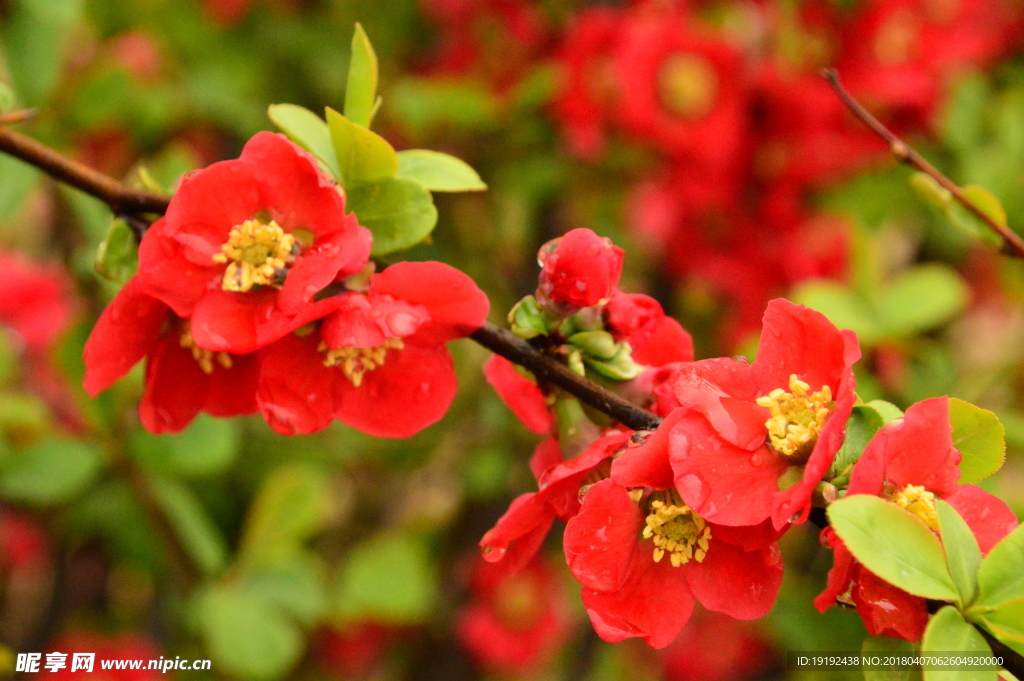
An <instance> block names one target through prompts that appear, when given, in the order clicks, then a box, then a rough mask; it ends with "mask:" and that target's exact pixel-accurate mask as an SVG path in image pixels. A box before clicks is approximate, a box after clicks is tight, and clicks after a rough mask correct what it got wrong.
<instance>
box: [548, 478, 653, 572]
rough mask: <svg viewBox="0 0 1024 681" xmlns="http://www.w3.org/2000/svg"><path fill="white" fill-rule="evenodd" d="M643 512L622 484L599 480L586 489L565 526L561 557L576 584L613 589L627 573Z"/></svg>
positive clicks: (637, 545)
mask: <svg viewBox="0 0 1024 681" xmlns="http://www.w3.org/2000/svg"><path fill="white" fill-rule="evenodd" d="M644 524H645V523H644V513H643V512H642V511H641V510H640V509H639V508H637V506H636V504H634V503H633V500H632V499H630V498H629V494H628V493H627V492H626V489H625V488H624V487H620V486H619V485H616V484H615V483H614V482H612V481H611V480H602V481H601V482H599V483H597V484H596V485H594V486H592V487H591V488H590V489H589V490H587V493H586V495H585V496H584V497H583V506H582V507H581V508H580V512H579V513H578V514H577V515H576V516H575V517H573V518H572V519H570V520H569V522H568V524H567V525H566V526H565V536H564V546H565V560H566V562H568V564H569V570H570V571H571V572H572V574H573V576H574V577H575V578H576V579H577V580H579V582H580V584H582V585H583V586H584V587H586V588H588V589H594V590H596V591H617V590H618V589H619V588H621V587H622V585H623V583H624V582H625V581H626V578H627V577H628V576H629V572H630V569H631V568H632V565H633V556H634V554H635V553H636V552H637V551H642V550H644V549H646V550H648V551H653V550H654V544H653V543H650V544H649V545H648V546H646V547H643V546H640V544H639V542H638V539H639V537H640V532H641V531H642V530H643V527H644Z"/></svg>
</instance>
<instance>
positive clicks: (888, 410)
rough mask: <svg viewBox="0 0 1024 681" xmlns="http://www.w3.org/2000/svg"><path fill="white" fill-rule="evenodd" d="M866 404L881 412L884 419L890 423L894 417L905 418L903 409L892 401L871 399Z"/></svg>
mask: <svg viewBox="0 0 1024 681" xmlns="http://www.w3.org/2000/svg"><path fill="white" fill-rule="evenodd" d="M866 404H867V406H869V407H871V408H872V409H874V410H875V411H877V412H878V413H879V414H881V415H882V419H884V421H885V422H886V423H889V421H892V420H894V419H898V418H903V410H902V409H900V408H899V407H897V406H896V405H895V404H893V403H892V402H886V401H885V400H871V401H870V402H867V403H866Z"/></svg>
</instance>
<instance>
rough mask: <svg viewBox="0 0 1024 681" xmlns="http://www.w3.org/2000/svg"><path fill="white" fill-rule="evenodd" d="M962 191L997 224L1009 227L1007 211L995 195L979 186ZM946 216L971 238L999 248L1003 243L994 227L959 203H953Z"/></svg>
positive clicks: (963, 188) (968, 187) (972, 186)
mask: <svg viewBox="0 0 1024 681" xmlns="http://www.w3.org/2000/svg"><path fill="white" fill-rule="evenodd" d="M960 191H961V192H963V194H964V196H966V197H967V198H968V199H970V200H971V202H972V203H974V205H975V206H977V207H978V209H979V210H981V212H982V213H984V214H985V215H987V216H989V217H990V218H991V219H992V220H993V221H994V222H995V223H996V224H998V225H1001V226H1002V227H1006V226H1007V222H1006V209H1004V208H1003V204H1002V203H1000V201H999V199H997V198H996V196H995V194H993V193H992V192H990V191H989V190H987V189H985V188H984V187H979V186H977V185H967V186H966V187H961V189H960ZM946 215H947V217H948V218H949V221H950V222H951V223H953V225H954V226H955V227H957V228H959V229H960V230H961V231H963V232H965V233H967V234H969V235H971V236H974V237H977V238H979V239H982V240H983V241H987V242H989V243H990V244H992V245H994V246H999V245H1001V244H1002V242H1003V239H1002V237H1001V236H999V234H998V233H997V232H996V231H995V230H994V229H992V227H990V226H989V225H988V224H986V223H985V222H984V221H983V220H981V219H980V218H978V217H977V216H976V215H975V214H974V213H972V212H971V211H970V210H968V209H967V207H966V206H964V205H963V204H961V203H960V202H959V201H952V202H951V203H950V205H949V207H948V209H947V212H946Z"/></svg>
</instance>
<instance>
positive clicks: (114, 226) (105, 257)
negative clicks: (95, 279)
mask: <svg viewBox="0 0 1024 681" xmlns="http://www.w3.org/2000/svg"><path fill="white" fill-rule="evenodd" d="M138 266H139V247H138V244H137V243H136V241H135V233H134V232H132V228H131V227H129V226H128V223H127V222H125V221H124V220H123V219H122V218H115V219H114V221H113V222H111V223H110V229H108V230H107V236H106V238H104V239H103V241H102V242H100V245H99V247H98V248H97V249H96V273H97V274H99V275H100V276H101V277H103V278H104V279H109V280H110V281H113V282H117V283H124V282H126V281H128V279H130V278H131V276H132V275H133V274H135V270H136V269H137V268H138Z"/></svg>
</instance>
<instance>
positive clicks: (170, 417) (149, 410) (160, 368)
mask: <svg viewBox="0 0 1024 681" xmlns="http://www.w3.org/2000/svg"><path fill="white" fill-rule="evenodd" d="M209 390H210V377H209V376H208V375H207V374H206V373H204V372H203V370H202V368H201V367H200V366H199V363H198V362H196V360H195V358H193V357H192V352H191V351H190V350H188V349H186V348H183V347H181V343H180V342H179V335H178V332H177V330H176V327H174V328H172V329H171V333H168V334H167V335H166V336H164V338H162V339H161V340H160V342H159V343H157V345H156V348H154V350H153V353H152V354H151V355H150V356H149V361H148V362H147V363H146V387H145V390H144V392H143V394H142V399H141V400H140V401H139V420H140V421H142V425H143V426H145V428H146V430H148V431H149V432H151V433H177V432H179V431H181V430H183V429H184V428H185V427H186V426H187V425H188V424H189V423H191V422H192V419H194V418H195V417H196V414H198V413H199V412H200V411H201V410H202V408H203V405H204V404H205V403H206V400H207V397H208V395H209Z"/></svg>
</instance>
